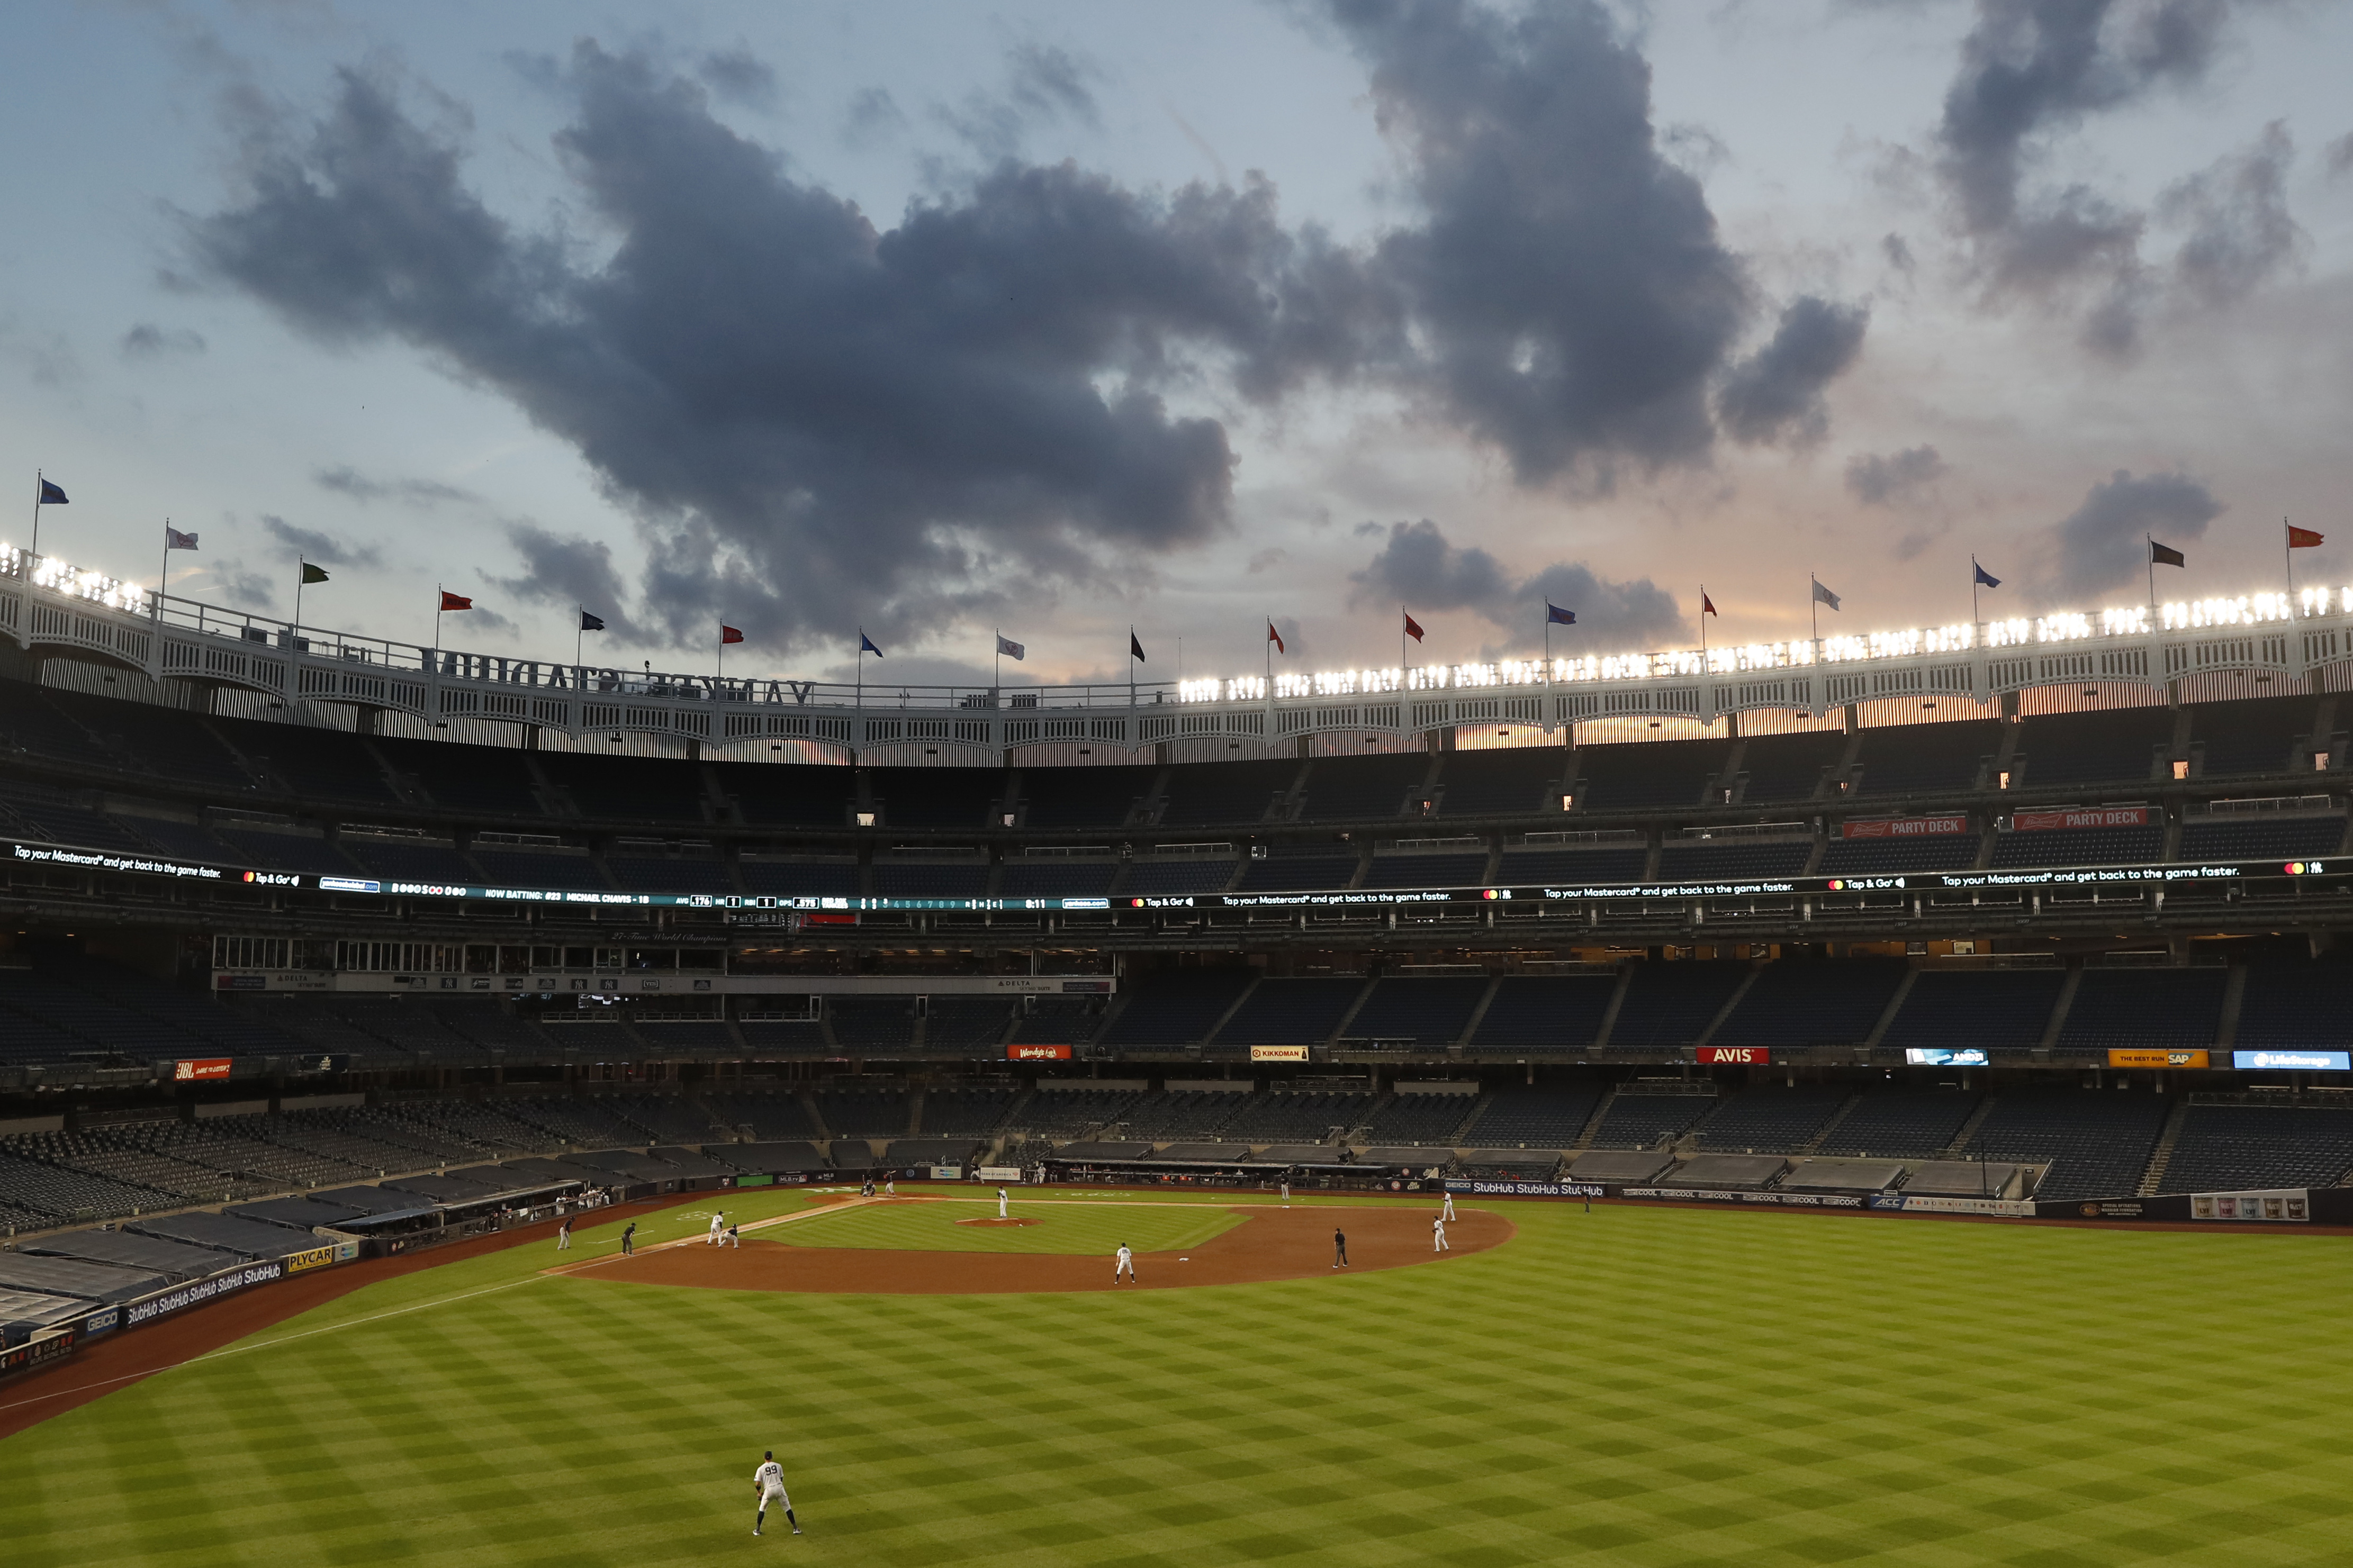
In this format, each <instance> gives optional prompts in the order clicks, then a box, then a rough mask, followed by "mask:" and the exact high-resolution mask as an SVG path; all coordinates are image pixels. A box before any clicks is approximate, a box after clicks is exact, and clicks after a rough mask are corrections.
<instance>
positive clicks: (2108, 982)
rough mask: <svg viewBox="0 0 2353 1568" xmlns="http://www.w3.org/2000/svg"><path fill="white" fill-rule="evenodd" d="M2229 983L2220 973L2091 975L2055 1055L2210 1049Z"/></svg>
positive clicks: (2096, 971) (2097, 971) (2173, 971)
mask: <svg viewBox="0 0 2353 1568" xmlns="http://www.w3.org/2000/svg"><path fill="white" fill-rule="evenodd" d="M2229 981H2230V976H2229V974H2228V973H2226V972H2225V971H2223V970H2221V969H2137V968H2136V969H2086V970H2084V975H2083V979H2082V981H2081V982H2080V983H2079V984H2077V986H2076V989H2075V1000H2074V1003H2073V1005H2071V1006H2070V1007H2069V1009H2068V1012H2067V1021H2066V1023H2065V1024H2064V1025H2063V1026H2062V1027H2061V1029H2060V1032H2059V1040H2058V1044H2057V1046H2056V1047H2055V1049H2057V1050H2059V1051H2063V1052H2068V1053H2071V1054H2073V1053H2081V1054H2084V1055H2092V1054H2094V1053H2097V1054H2099V1055H2101V1056H2103V1057H2105V1054H2106V1053H2107V1052H2108V1051H2110V1050H2114V1049H2116V1048H2118V1047H2165V1048H2176V1047H2179V1048H2184V1049H2202V1048H2204V1047H2210V1046H2211V1045H2213V1043H2214V1039H2215V1036H2216V1033H2217V1031H2218V1030H2219V1029H2220V1027H2221V1018H2222V994H2223V992H2224V990H2225V989H2226V988H2227V986H2228V984H2229Z"/></svg>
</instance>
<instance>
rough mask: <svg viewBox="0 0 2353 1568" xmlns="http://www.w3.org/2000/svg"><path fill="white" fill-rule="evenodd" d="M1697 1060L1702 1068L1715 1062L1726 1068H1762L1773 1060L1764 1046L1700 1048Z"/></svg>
mask: <svg viewBox="0 0 2353 1568" xmlns="http://www.w3.org/2000/svg"><path fill="white" fill-rule="evenodd" d="M1699 1059H1700V1062H1701V1064H1702V1065H1703V1066H1704V1065H1706V1064H1708V1063H1710V1062H1715V1063H1719V1064H1722V1065H1724V1066H1726V1067H1762V1066H1764V1065H1765V1064H1766V1063H1767V1062H1769V1061H1771V1060H1772V1059H1773V1052H1772V1050H1771V1049H1770V1048H1769V1047H1765V1046H1702V1047H1700V1048H1699Z"/></svg>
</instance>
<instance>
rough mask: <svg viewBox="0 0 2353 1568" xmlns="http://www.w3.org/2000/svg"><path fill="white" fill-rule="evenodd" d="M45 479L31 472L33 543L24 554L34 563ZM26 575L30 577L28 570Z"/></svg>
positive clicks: (34, 471) (36, 469) (36, 470)
mask: <svg viewBox="0 0 2353 1568" xmlns="http://www.w3.org/2000/svg"><path fill="white" fill-rule="evenodd" d="M46 477H47V476H45V475H44V474H43V473H42V472H41V470H40V469H38V468H35V469H34V470H33V542H32V543H31V545H29V546H28V547H27V548H26V552H25V553H26V554H27V555H30V556H31V557H33V559H35V560H36V561H37V560H39V559H40V556H41V485H42V482H43V480H44V479H46ZM31 575H32V573H31V571H30V569H29V568H28V569H27V570H26V576H27V577H30V576H31Z"/></svg>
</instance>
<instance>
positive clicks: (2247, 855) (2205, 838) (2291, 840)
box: [2178, 813, 2345, 861]
mask: <svg viewBox="0 0 2353 1568" xmlns="http://www.w3.org/2000/svg"><path fill="white" fill-rule="evenodd" d="M2344 842H2345V818H2344V817H2343V816H2337V815H2336V814H2334V813H2331V814H2328V815H2325V816H2286V815H2284V814H2274V813H2264V814H2263V815H2260V816H2255V815H2249V816H2236V815H2232V816H2193V817H2191V818H2189V820H2188V821H2186V822H2184V823H2183V824H2182V825H2181V853H2180V855H2179V857H2178V858H2179V859H2182V860H2189V861H2196V860H2306V859H2316V858H2319V857H2321V856H2324V855H2334V854H2336V853H2337V850H2338V847H2340V846H2341V845H2343V844H2344Z"/></svg>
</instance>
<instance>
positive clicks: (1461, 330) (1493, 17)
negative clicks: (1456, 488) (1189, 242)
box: [1330, 0, 1751, 483]
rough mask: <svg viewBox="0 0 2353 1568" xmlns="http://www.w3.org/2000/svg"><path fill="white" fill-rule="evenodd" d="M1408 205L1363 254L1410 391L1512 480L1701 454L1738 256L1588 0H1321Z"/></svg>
mask: <svg viewBox="0 0 2353 1568" xmlns="http://www.w3.org/2000/svg"><path fill="white" fill-rule="evenodd" d="M1330 10H1331V14H1332V16H1334V18H1335V20H1336V21H1337V22H1338V24H1339V26H1340V27H1341V29H1342V31H1343V32H1344V33H1345V36H1346V37H1348V38H1349V39H1350V41H1351V42H1352V43H1353V44H1354V45H1355V47H1356V49H1357V50H1358V52H1359V53H1361V54H1362V55H1363V56H1364V57H1365V58H1366V59H1367V60H1368V61H1369V62H1370V64H1371V67H1372V86H1373V101H1374V105H1375V108H1376V110H1377V114H1378V116H1379V121H1380V127H1381V130H1382V132H1384V133H1385V134H1386V135H1387V136H1388V138H1389V139H1390V141H1391V142H1392V143H1393V144H1394V145H1395V146H1396V147H1397V148H1398V151H1399V153H1401V155H1402V156H1403V158H1404V161H1405V165H1406V174H1407V179H1408V183H1409V186H1410V188H1411V190H1412V193H1413V194H1414V195H1416V196H1417V197H1418V198H1419V201H1420V204H1421V205H1422V206H1423V208H1424V209H1425V216H1424V218H1423V221H1421V222H1420V223H1419V224H1417V225H1415V226H1410V227H1408V228H1405V229H1401V230H1399V231H1398V232H1396V233H1394V234H1391V235H1390V236H1388V237H1387V238H1386V239H1385V240H1384V241H1383V242H1382V243H1381V246H1380V248H1379V257H1378V259H1379V264H1380V274H1381V278H1382V280H1383V281H1384V282H1385V283H1387V284H1388V286H1390V287H1391V288H1393V289H1395V290H1396V291H1397V295H1398V300H1399V302H1400V304H1401V306H1402V308H1404V309H1405V310H1408V311H1409V313H1410V314H1411V316H1412V317H1413V318H1414V321H1415V323H1416V325H1417V327H1418V328H1419V331H1420V335H1421V338H1422V340H1423V341H1424V342H1426V343H1427V345H1428V349H1427V356H1426V361H1425V363H1422V364H1420V365H1419V366H1418V367H1417V369H1418V372H1419V381H1420V383H1421V384H1422V385H1423V386H1424V388H1425V390H1426V391H1427V392H1428V393H1429V394H1430V395H1431V396H1432V398H1433V399H1434V400H1435V401H1437V402H1438V403H1439V404H1440V406H1442V407H1443V408H1444V409H1445V411H1446V412H1447V413H1448V414H1449V415H1450V416H1451V417H1452V418H1453V419H1454V420H1455V421H1457V422H1458V423H1460V424H1461V426H1463V427H1464V428H1466V429H1468V430H1470V431H1472V433H1474V434H1476V435H1477V436H1479V437H1482V439H1484V440H1486V441H1489V442H1491V443H1493V445H1495V446H1496V447H1500V448H1501V449H1502V450H1503V451H1504V453H1505V454H1506V455H1507V456H1508V457H1509V458H1510V459H1511V461H1512V465H1513V468H1514V472H1515V474H1516V475H1517V476H1518V478H1519V479H1521V480H1522V482H1524V483H1535V482H1542V481H1545V480H1547V479H1553V478H1555V477H1556V476H1559V475H1562V474H1564V473H1565V472H1567V471H1568V470H1570V469H1572V468H1576V467H1577V466H1579V465H1581V464H1582V465H1588V466H1591V467H1593V468H1598V469H1600V470H1602V472H1601V475H1600V477H1601V478H1603V479H1605V480H1606V479H1607V468H1608V467H1609V464H1610V463H1611V462H1612V461H1613V460H1615V459H1620V458H1630V459H1633V460H1635V461H1637V462H1639V463H1641V464H1642V465H1644V466H1647V467H1656V466H1660V465H1662V464H1668V463H1674V462H1683V461H1690V460H1695V459H1698V458H1703V457H1704V455H1705V454H1706V452H1707V449H1708V447H1709V446H1710V444H1711V441H1712V439H1713V437H1714V434H1715V426H1714V423H1713V421H1712V420H1711V418H1710V416H1709V407H1708V394H1709V390H1710V387H1711V384H1713V383H1714V382H1715V379H1716V378H1717V377H1718V376H1719V374H1721V373H1722V372H1723V371H1724V370H1725V366H1726V363H1727V361H1728V359H1729V356H1730V354H1731V353H1732V351H1733V348H1734V346H1735V344H1736V342H1737V340H1738V338H1739V337H1740V335H1741V332H1742V330H1743V328H1744V327H1745V325H1746V322H1747V321H1748V318H1749V315H1750V310H1751V300H1750V292H1749V286H1748V282H1747V279H1746V276H1745V274H1744V271H1743V269H1742V268H1741V265H1740V262H1739V260H1738V258H1736V257H1735V256H1734V255H1733V254H1732V253H1731V252H1730V251H1729V250H1727V249H1726V248H1725V246H1724V244H1723V242H1722V240H1721V239H1720V238H1719V237H1718V235H1717V233H1716V226H1715V215H1714V214H1713V213H1711V212H1710V211H1709V210H1708V205H1707V200H1706V197H1705V195H1704V194H1703V193H1702V191H1701V189H1700V185H1699V182H1698V181H1697V180H1695V179H1694V178H1693V177H1692V175H1691V174H1688V173H1686V172H1685V171H1684V170H1683V169H1681V168H1678V167H1676V166H1675V164H1674V163H1672V162H1671V161H1670V160H1669V158H1668V157H1667V156H1666V155H1665V154H1664V153H1662V150H1661V147H1660V143H1659V138H1658V136H1657V134H1656V133H1655V131H1654V129H1653V127H1652V124H1651V90H1650V89H1651V73H1650V67H1649V65H1648V64H1647V63H1646V62H1645V61H1644V60H1643V58H1642V57H1641V54H1640V53H1639V52H1638V51H1637V50H1636V49H1635V48H1634V47H1632V46H1631V45H1630V43H1629V42H1627V41H1626V40H1625V39H1624V38H1623V37H1621V36H1620V32H1619V30H1618V28H1617V26H1616V25H1615V23H1614V22H1613V21H1612V20H1611V18H1610V16H1609V14H1608V13H1607V12H1606V11H1604V10H1603V9H1602V8H1601V7H1600V6H1599V5H1595V4H1591V3H1589V0H1567V3H1564V4H1559V5H1547V6H1542V7H1537V8H1533V9H1530V10H1528V11H1525V12H1515V13H1511V14H1505V13H1503V12H1499V11H1493V10H1488V9H1485V8H1482V7H1479V6H1476V5H1471V4H1469V3H1467V0H1330Z"/></svg>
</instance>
